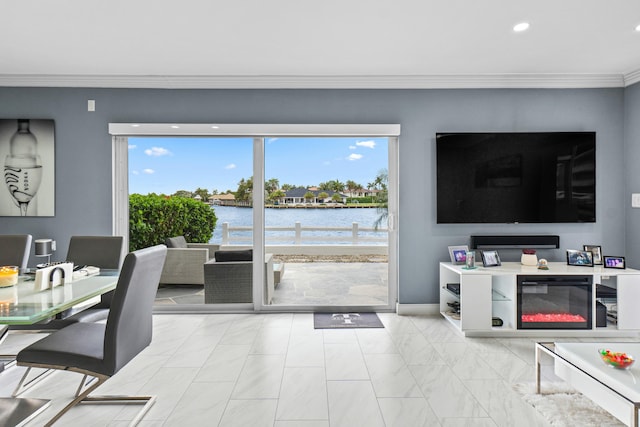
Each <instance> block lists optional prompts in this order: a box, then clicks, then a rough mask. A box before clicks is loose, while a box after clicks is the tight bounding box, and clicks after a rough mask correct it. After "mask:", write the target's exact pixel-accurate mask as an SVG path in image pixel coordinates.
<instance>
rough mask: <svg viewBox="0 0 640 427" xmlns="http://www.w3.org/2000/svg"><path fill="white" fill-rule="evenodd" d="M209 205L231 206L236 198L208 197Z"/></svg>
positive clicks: (218, 195)
mask: <svg viewBox="0 0 640 427" xmlns="http://www.w3.org/2000/svg"><path fill="white" fill-rule="evenodd" d="M209 203H211V204H212V205H220V206H224V205H230V206H233V205H235V203H236V196H234V195H233V194H231V193H229V194H214V195H213V196H209Z"/></svg>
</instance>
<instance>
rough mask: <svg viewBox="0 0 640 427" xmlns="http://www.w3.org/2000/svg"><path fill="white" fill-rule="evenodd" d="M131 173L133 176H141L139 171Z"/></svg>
mask: <svg viewBox="0 0 640 427" xmlns="http://www.w3.org/2000/svg"><path fill="white" fill-rule="evenodd" d="M131 173H132V174H133V175H139V174H140V172H138V171H131Z"/></svg>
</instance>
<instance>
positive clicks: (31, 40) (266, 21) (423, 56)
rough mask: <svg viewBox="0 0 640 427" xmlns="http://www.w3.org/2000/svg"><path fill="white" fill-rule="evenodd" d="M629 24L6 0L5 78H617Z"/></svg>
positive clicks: (275, 4)
mask: <svg viewBox="0 0 640 427" xmlns="http://www.w3.org/2000/svg"><path fill="white" fill-rule="evenodd" d="M522 21H527V22H529V23H530V24H531V27H530V29H529V30H528V31H526V32H524V33H515V32H514V31H513V29H512V28H513V26H514V25H515V24H516V23H518V22H522ZM638 25H640V1H638V0H608V1H605V0H560V1H558V0H322V1H312V0H227V1H220V0H180V1H168V0H154V1H149V0H146V1H145V0H109V1H106V0H61V1H45V0H9V1H3V2H2V9H1V15H0V85H4V86H23V85H28V86H80V87H83V86H84V87H86V86H104V87H203V88H204V87H355V88H359V87H372V88H376V87H382V88H384V87H390V88H391V87H399V88H402V87H620V86H626V85H629V84H631V83H635V82H636V81H640V32H638V31H635V28H636V26H638Z"/></svg>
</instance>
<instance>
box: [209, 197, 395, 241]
mask: <svg viewBox="0 0 640 427" xmlns="http://www.w3.org/2000/svg"><path fill="white" fill-rule="evenodd" d="M212 209H213V210H214V211H215V213H216V217H217V218H218V221H217V223H216V228H215V230H214V232H213V237H212V239H211V240H210V242H211V243H216V244H219V243H221V242H222V223H224V222H228V223H229V227H240V226H251V225H252V224H253V209H252V208H237V207H233V206H213V207H212ZM378 217H380V213H379V212H378V210H377V209H376V208H341V209H329V208H315V209H314V208H290V209H287V208H278V209H269V208H267V209H265V226H266V227H290V228H293V227H294V225H295V223H296V222H300V224H301V226H302V227H347V228H351V226H352V224H353V223H354V222H357V223H358V226H359V227H360V228H373V227H374V223H375V221H376V220H377V219H378ZM380 228H381V229H385V230H386V222H384V221H383V222H382V224H381V227H380ZM314 233H315V234H316V235H317V233H320V232H313V233H311V232H309V233H307V234H306V235H310V236H312V235H314ZM322 233H323V235H326V236H327V237H331V236H344V235H345V232H337V231H323V232H322ZM347 233H348V234H350V233H351V231H348V232H347ZM266 234H267V235H266V237H267V239H268V238H269V236H291V235H292V233H291V232H285V231H267V233H266ZM377 234H378V236H379V235H380V233H377ZM235 235H238V233H236V234H235ZM249 235H250V234H249ZM362 235H373V233H362ZM318 243H320V244H324V243H327V242H318Z"/></svg>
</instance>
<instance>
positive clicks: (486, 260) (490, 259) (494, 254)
mask: <svg viewBox="0 0 640 427" xmlns="http://www.w3.org/2000/svg"><path fill="white" fill-rule="evenodd" d="M482 265H483V266H484V267H499V266H500V265H502V263H501V262H500V255H498V251H482Z"/></svg>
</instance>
